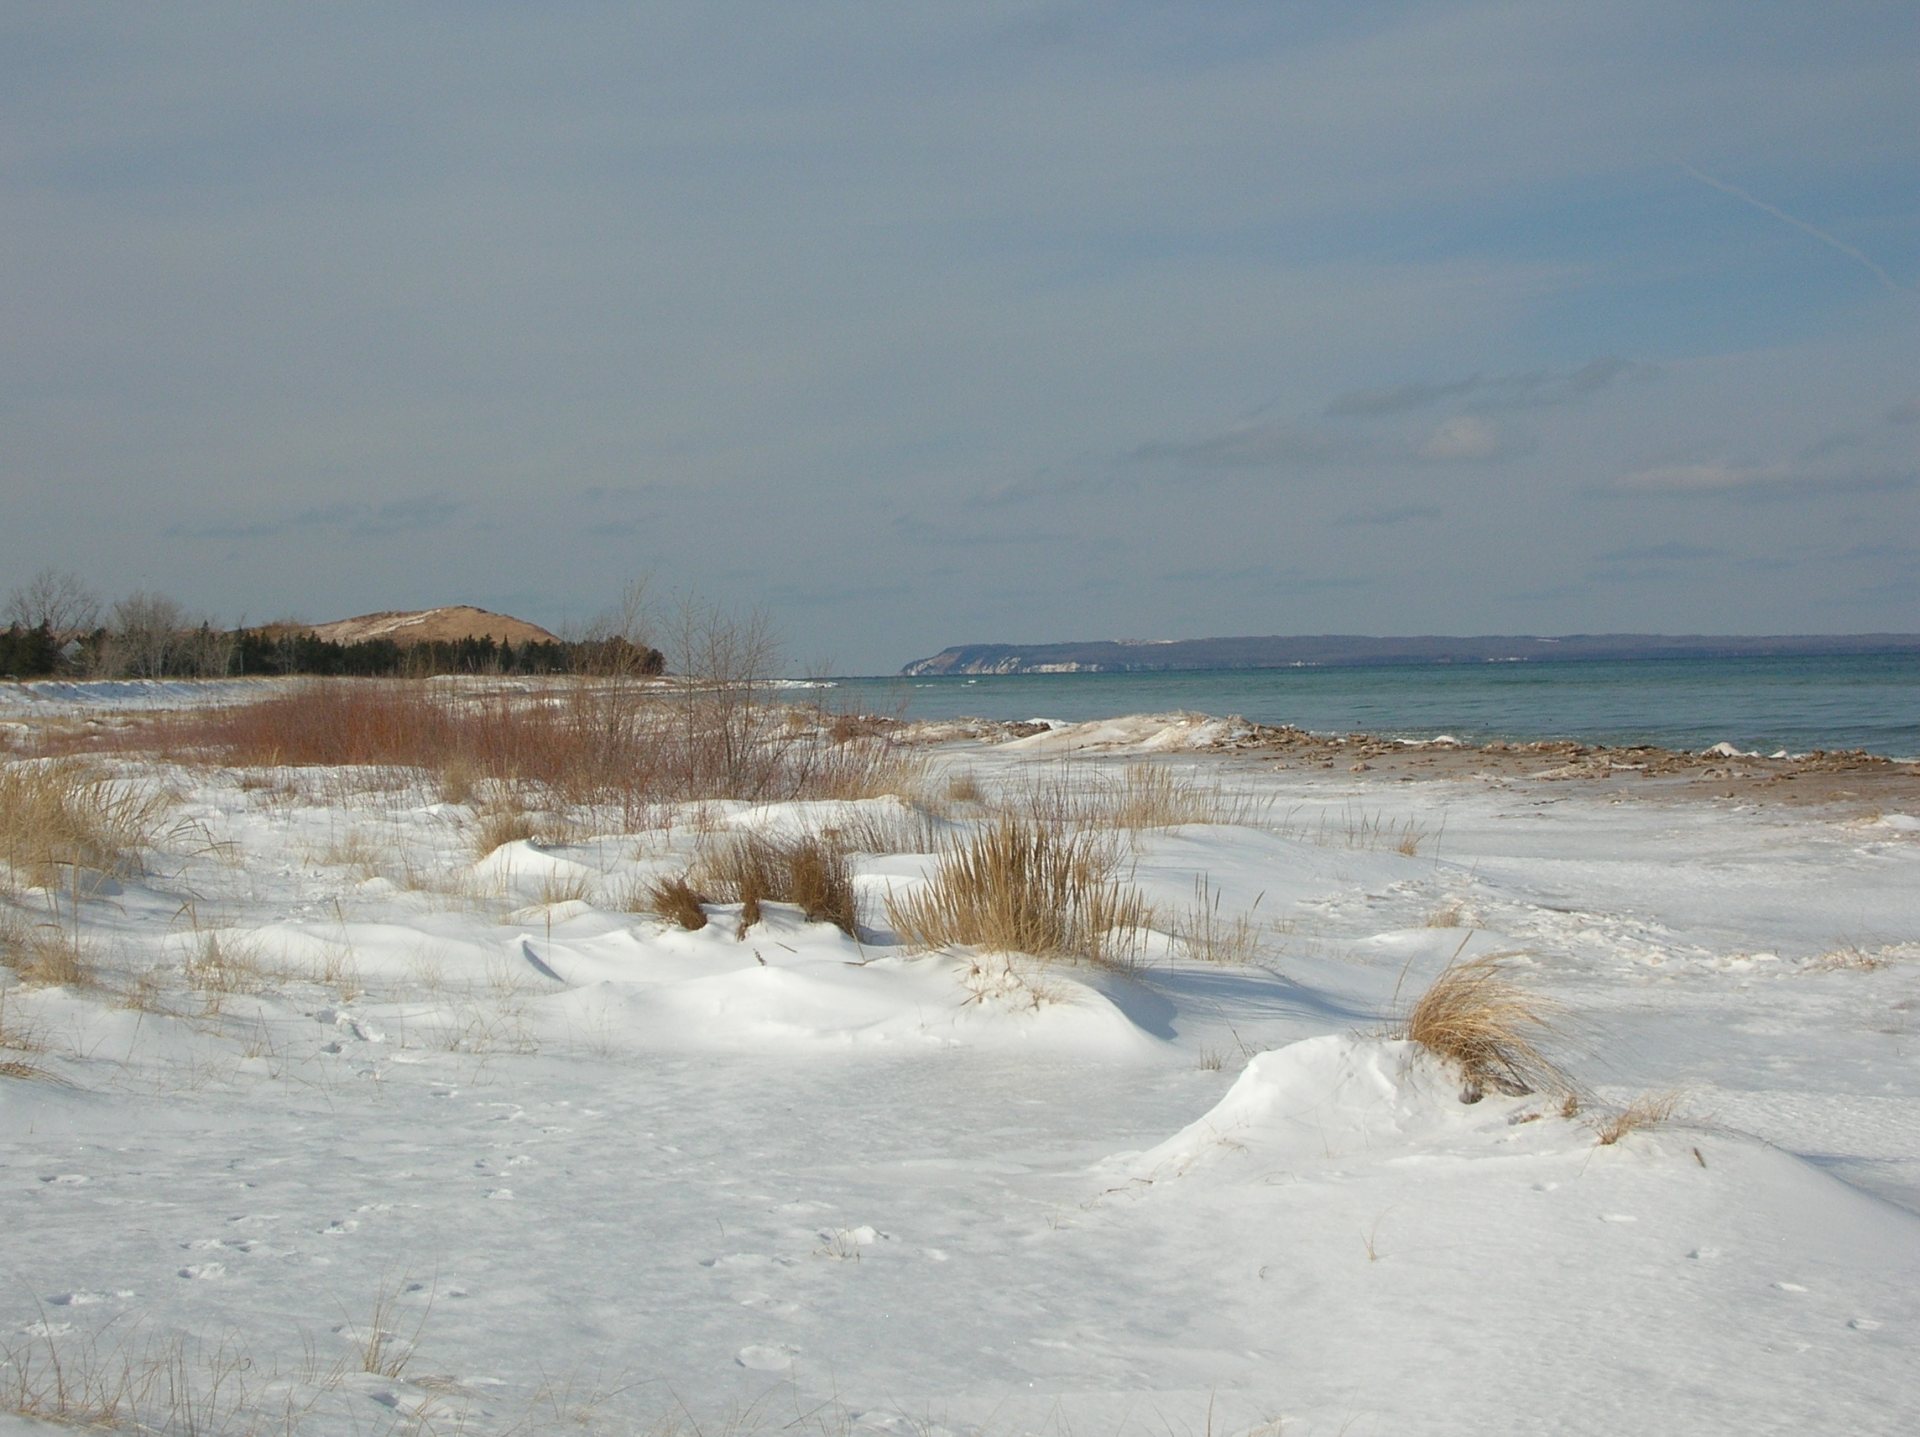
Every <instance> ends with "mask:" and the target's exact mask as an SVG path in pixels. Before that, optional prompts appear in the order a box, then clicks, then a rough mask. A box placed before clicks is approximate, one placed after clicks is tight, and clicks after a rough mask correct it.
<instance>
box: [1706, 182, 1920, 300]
mask: <svg viewBox="0 0 1920 1437" xmlns="http://www.w3.org/2000/svg"><path fill="white" fill-rule="evenodd" d="M1680 168H1681V169H1683V170H1685V171H1686V172H1687V173H1688V174H1690V175H1692V176H1693V177H1694V178H1695V179H1696V180H1698V181H1700V183H1701V184H1703V185H1712V186H1713V187H1714V188H1715V189H1716V190H1720V191H1721V192H1723V193H1725V194H1729V195H1732V196H1733V197H1734V198H1735V199H1736V200H1744V201H1746V203H1748V204H1750V205H1752V206H1753V207H1754V208H1755V209H1757V210H1759V211H1760V212H1761V213H1762V214H1769V215H1772V216H1773V217H1774V218H1775V219H1777V220H1785V221H1786V222H1787V223H1788V224H1790V225H1792V226H1793V227H1794V228H1795V229H1797V230H1801V231H1803V232H1805V233H1806V234H1810V235H1812V236H1813V237H1814V238H1815V239H1817V240H1819V241H1820V243H1821V244H1824V245H1827V246H1830V247H1831V248H1833V249H1837V250H1839V251H1840V253H1841V254H1843V255H1845V256H1846V257H1847V258H1848V259H1851V260H1855V261H1857V262H1858V263H1860V264H1862V265H1865V266H1866V267H1867V269H1868V271H1869V272H1870V273H1871V274H1872V275H1873V277H1874V278H1875V279H1877V280H1879V281H1880V283H1882V284H1884V285H1885V286H1886V287H1887V288H1888V289H1890V290H1892V291H1893V292H1894V293H1895V294H1904V295H1916V294H1920V290H1916V289H1915V288H1914V287H1913V286H1912V285H1908V284H1902V283H1900V281H1899V280H1897V279H1895V278H1894V277H1893V276H1892V275H1890V274H1888V273H1887V272H1886V271H1885V270H1884V269H1882V268H1880V266H1879V265H1878V264H1876V263H1875V262H1874V261H1873V260H1872V259H1870V258H1868V257H1867V256H1866V255H1865V254H1863V253H1861V252H1860V251H1859V250H1857V249H1855V248H1854V247H1853V246H1852V245H1850V244H1848V243H1847V242H1846V241H1845V240H1843V239H1835V238H1834V237H1833V236H1832V235H1830V234H1828V233H1827V232H1826V231H1825V230H1823V229H1820V228H1819V227H1818V226H1816V225H1810V224H1808V223H1807V222H1806V221H1805V220H1803V219H1801V218H1799V217H1798V216H1796V215H1790V214H1788V213H1787V212H1786V211H1785V210H1783V209H1781V208H1780V207H1779V206H1778V205H1770V204H1768V203H1767V202H1766V201H1765V200H1763V199H1761V198H1759V197H1758V196H1757V195H1750V194H1748V193H1747V192H1746V191H1745V190H1743V189H1741V188H1740V186H1738V185H1730V184H1728V183H1727V182H1726V181H1725V180H1721V179H1715V178H1714V177H1713V176H1712V175H1710V174H1708V173H1707V172H1706V171H1705V170H1702V169H1696V168H1695V167H1694V166H1692V165H1690V164H1688V163H1687V162H1686V161H1685V160H1682V161H1681V162H1680Z"/></svg>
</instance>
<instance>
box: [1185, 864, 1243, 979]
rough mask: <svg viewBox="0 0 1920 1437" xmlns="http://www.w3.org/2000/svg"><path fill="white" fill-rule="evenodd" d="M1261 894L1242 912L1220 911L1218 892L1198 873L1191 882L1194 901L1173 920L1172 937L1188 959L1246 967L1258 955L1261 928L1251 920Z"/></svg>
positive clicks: (1205, 877) (1204, 876)
mask: <svg viewBox="0 0 1920 1437" xmlns="http://www.w3.org/2000/svg"><path fill="white" fill-rule="evenodd" d="M1264 897H1266V895H1265V894H1264V893H1263V894H1261V895H1260V897H1258V898H1255V899H1254V900H1253V905H1252V907H1250V908H1249V909H1248V910H1247V911H1246V912H1245V913H1235V914H1233V915H1231V916H1229V915H1227V914H1225V913H1222V912H1221V911H1220V893H1219V892H1218V891H1217V890H1216V889H1214V887H1213V886H1212V884H1210V883H1209V882H1208V881H1207V876H1206V875H1205V874H1201V875H1200V876H1199V877H1198V878H1195V879H1194V880H1193V902H1192V903H1190V904H1189V905H1188V906H1187V911H1186V912H1185V913H1184V914H1182V915H1180V916H1179V917H1178V918H1176V919H1175V921H1174V926H1173V936H1174V937H1175V938H1177V939H1178V940H1179V941H1180V946H1181V947H1182V948H1183V949H1185V950H1186V954H1187V956H1188V957H1189V958H1194V959H1197V960H1199V961H1200V962H1202V963H1235V964H1247V963H1251V962H1253V961H1254V960H1255V959H1256V958H1258V957H1259V956H1260V925H1259V924H1258V923H1257V922H1256V921H1255V920H1254V917H1253V914H1254V910H1255V909H1257V908H1259V906H1260V899H1261V898H1264Z"/></svg>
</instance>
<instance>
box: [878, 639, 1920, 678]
mask: <svg viewBox="0 0 1920 1437" xmlns="http://www.w3.org/2000/svg"><path fill="white" fill-rule="evenodd" d="M1829 654H1920V634H1771V635H1751V634H1734V635H1724V634H1723V635H1714V634H1561V635H1558V636H1542V635H1535V634H1477V635H1471V636H1467V637H1461V638H1450V637H1445V636H1441V635H1435V634H1421V635H1413V636H1409V637H1402V638H1377V637H1373V636H1370V635H1364V634H1294V635H1278V634H1275V635H1265V636H1262V637H1256V638H1233V639H1097V640H1092V641H1088V642H1084V643H1063V644H956V645H954V646H953V647H951V648H946V649H942V650H941V651H940V652H939V653H937V654H935V655H934V656H933V657H932V658H927V659H915V660H914V661H913V662H912V663H910V664H908V665H907V666H906V667H905V668H903V669H901V671H900V672H901V673H903V674H906V675H909V676H911V677H915V678H922V677H929V676H937V675H940V674H1074V673H1081V674H1109V673H1151V672H1158V671H1164V670H1170V669H1284V668H1295V667H1320V666H1326V667H1333V666H1338V665H1351V664H1446V663H1454V664H1488V663H1555V662H1561V663H1564V662H1568V661H1572V660H1578V659H1656V658H1669V659H1701V658H1743V657H1807V656H1815V655H1829Z"/></svg>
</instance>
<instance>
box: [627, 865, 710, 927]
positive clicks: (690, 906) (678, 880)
mask: <svg viewBox="0 0 1920 1437" xmlns="http://www.w3.org/2000/svg"><path fill="white" fill-rule="evenodd" d="M707 901H708V900H707V899H706V898H705V897H703V896H702V895H701V893H700V891H699V890H698V889H696V888H695V887H694V886H693V885H692V884H691V883H689V882H688V881H687V879H686V878H685V876H684V875H682V876H677V877H672V878H659V879H655V880H654V881H653V882H652V883H649V884H648V885H646V887H645V889H644V890H643V891H642V892H641V893H639V894H636V895H634V898H633V901H632V904H631V906H636V907H639V908H642V909H643V910H644V911H646V912H649V913H658V914H659V915H660V916H661V917H662V918H665V919H668V920H669V921H671V922H674V923H678V924H679V925H680V926H681V927H682V928H685V929H688V930H695V929H700V928H705V927H706V926H707V910H706V909H705V907H703V906H702V905H704V904H705V903H706V902H707Z"/></svg>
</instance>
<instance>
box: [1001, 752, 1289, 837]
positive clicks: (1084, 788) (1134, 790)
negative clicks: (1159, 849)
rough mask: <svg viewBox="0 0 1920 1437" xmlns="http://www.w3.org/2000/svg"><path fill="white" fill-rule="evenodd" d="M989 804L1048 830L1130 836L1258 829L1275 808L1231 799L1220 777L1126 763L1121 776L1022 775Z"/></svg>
mask: <svg viewBox="0 0 1920 1437" xmlns="http://www.w3.org/2000/svg"><path fill="white" fill-rule="evenodd" d="M976 791H977V785H976ZM993 801H994V806H995V807H997V808H999V809H1000V810H1001V811H1002V812H1004V813H1010V814H1014V815H1016V816H1018V817H1021V818H1025V819H1029V820H1031V821H1033V822H1035V823H1041V824H1046V825H1048V826H1049V827H1053V828H1058V829H1090V828H1106V829H1119V830H1121V831H1123V832H1126V833H1130V834H1131V833H1139V832H1141V831H1143V830H1146V829H1154V828H1178V827H1180V826H1182V825H1184V824H1218V825H1230V824H1237V825H1243V826H1259V825H1262V824H1264V823H1266V822H1267V821H1268V818H1269V816H1270V814H1271V811H1272V807H1273V801H1272V800H1271V799H1268V798H1257V797H1254V796H1252V795H1247V794H1239V793H1235V792H1233V791H1232V790H1230V789H1228V788H1227V787H1226V785H1225V784H1224V783H1222V782H1221V781H1219V780H1218V779H1214V780H1204V779H1201V778H1199V777H1197V776H1195V775H1193V774H1188V773H1182V772H1180V771H1178V770H1177V769H1175V768H1173V767H1170V766H1168V765H1166V764H1159V763H1131V764H1128V765H1127V766H1126V767H1125V768H1123V769H1122V770H1121V771H1120V772H1119V774H1118V775H1113V774H1111V773H1104V772H1101V771H1099V770H1097V769H1091V768H1088V767H1085V766H1084V765H1075V764H1062V765H1060V766H1059V767H1057V768H1055V769H1052V770H1042V771H1038V772H1034V773H1030V774H1028V775H1025V776H1024V777H1023V778H1022V779H1021V780H1020V781H1017V782H1015V783H1013V784H1011V785H1009V786H1007V787H1006V788H1004V789H1002V790H1001V791H1000V792H999V793H998V794H997V795H995V796H994V800H993Z"/></svg>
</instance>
